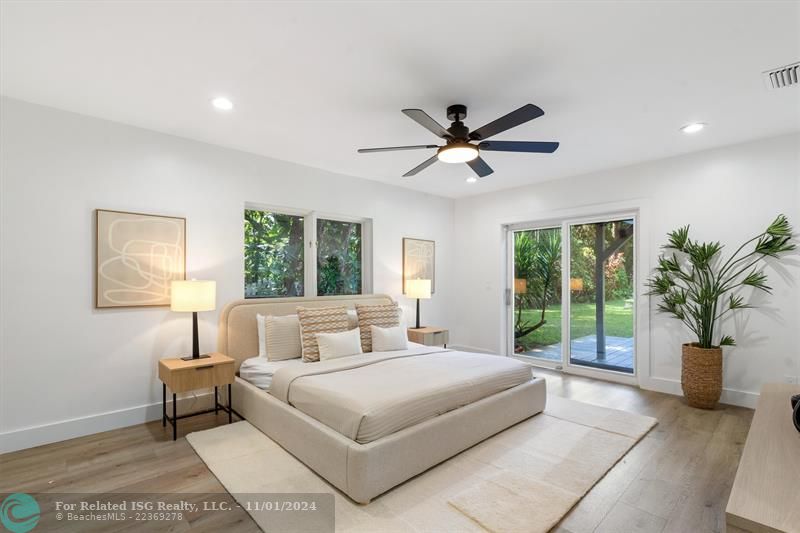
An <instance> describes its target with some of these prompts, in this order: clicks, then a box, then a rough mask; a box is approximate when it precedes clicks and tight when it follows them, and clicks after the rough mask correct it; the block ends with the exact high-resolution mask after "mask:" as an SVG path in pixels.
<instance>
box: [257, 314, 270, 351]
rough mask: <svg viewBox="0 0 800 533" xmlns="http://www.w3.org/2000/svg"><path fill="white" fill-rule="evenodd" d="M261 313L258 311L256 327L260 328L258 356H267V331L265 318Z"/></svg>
mask: <svg viewBox="0 0 800 533" xmlns="http://www.w3.org/2000/svg"><path fill="white" fill-rule="evenodd" d="M266 318H267V317H265V316H264V315H262V314H261V313H256V329H258V356H259V357H266V356H267V331H266V329H265V326H264V319H266Z"/></svg>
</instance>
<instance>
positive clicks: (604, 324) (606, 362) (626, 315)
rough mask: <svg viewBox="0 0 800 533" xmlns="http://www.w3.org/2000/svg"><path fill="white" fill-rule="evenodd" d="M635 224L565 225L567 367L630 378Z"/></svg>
mask: <svg viewBox="0 0 800 533" xmlns="http://www.w3.org/2000/svg"><path fill="white" fill-rule="evenodd" d="M633 233H634V221H633V219H632V218H629V219H620V220H612V221H602V222H592V223H588V224H570V225H569V242H570V254H569V256H570V257H569V276H570V277H569V281H568V283H569V295H570V296H569V308H570V312H569V333H570V334H569V337H570V344H569V364H571V365H578V366H583V367H590V368H598V369H602V370H614V371H618V372H624V373H629V374H632V373H633V308H634V301H635V299H634V290H633V287H634V277H633V272H634V270H633V268H634V264H633V263H634V253H633V250H634V242H633Z"/></svg>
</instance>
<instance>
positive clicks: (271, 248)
mask: <svg viewBox="0 0 800 533" xmlns="http://www.w3.org/2000/svg"><path fill="white" fill-rule="evenodd" d="M303 223H304V221H303V217H301V216H295V215H284V214H281V213H270V212H268V211H257V210H254V209H246V210H245V212H244V296H245V298H268V297H275V296H303V294H304V286H303V275H304V270H303V242H304V238H303V235H304V234H303Z"/></svg>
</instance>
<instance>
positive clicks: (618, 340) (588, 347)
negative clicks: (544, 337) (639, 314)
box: [522, 335, 633, 372]
mask: <svg viewBox="0 0 800 533" xmlns="http://www.w3.org/2000/svg"><path fill="white" fill-rule="evenodd" d="M522 355H528V356H531V357H539V358H542V359H549V360H551V361H560V360H561V343H560V342H559V343H556V344H551V345H549V346H542V347H540V348H534V349H532V350H529V351H527V352H523V353H522ZM570 359H571V363H572V364H578V365H580V364H584V365H586V366H592V367H612V369H615V370H620V371H623V372H626V371H628V372H633V337H606V353H605V357H600V356H599V355H598V353H597V336H596V335H587V336H585V337H580V338H577V339H574V340H573V341H572V342H571V350H570Z"/></svg>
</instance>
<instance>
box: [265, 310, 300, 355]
mask: <svg viewBox="0 0 800 533" xmlns="http://www.w3.org/2000/svg"><path fill="white" fill-rule="evenodd" d="M265 323H266V327H265V329H266V333H267V335H266V337H267V339H266V346H267V349H266V352H267V353H266V356H267V361H285V360H287V359H297V358H298V357H300V356H301V355H302V354H303V351H302V350H303V349H302V346H301V344H300V321H299V320H298V318H297V315H288V316H272V315H270V316H268V317H266V319H265Z"/></svg>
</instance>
